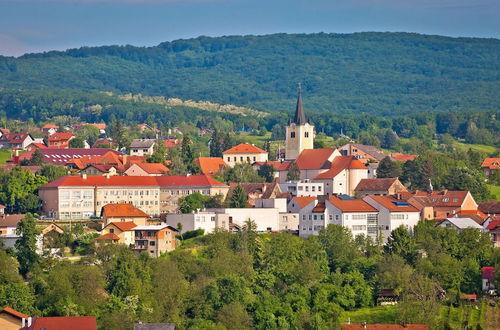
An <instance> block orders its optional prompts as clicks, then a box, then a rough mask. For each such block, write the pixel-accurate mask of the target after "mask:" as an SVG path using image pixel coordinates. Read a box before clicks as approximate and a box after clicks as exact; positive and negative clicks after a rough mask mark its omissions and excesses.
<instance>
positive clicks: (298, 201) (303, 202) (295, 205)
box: [287, 196, 317, 213]
mask: <svg viewBox="0 0 500 330" xmlns="http://www.w3.org/2000/svg"><path fill="white" fill-rule="evenodd" d="M315 200H317V197H311V196H309V197H306V196H303V197H293V198H292V199H291V200H290V201H289V202H288V205H287V211H288V212H289V213H299V212H300V210H301V209H303V208H304V207H306V206H307V205H309V204H310V203H312V202H313V201H315Z"/></svg>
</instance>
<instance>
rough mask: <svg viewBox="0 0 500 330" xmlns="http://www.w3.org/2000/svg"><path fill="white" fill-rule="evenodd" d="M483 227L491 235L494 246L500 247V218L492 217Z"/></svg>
mask: <svg viewBox="0 0 500 330" xmlns="http://www.w3.org/2000/svg"><path fill="white" fill-rule="evenodd" d="M483 227H484V228H485V229H486V230H487V231H488V232H489V233H490V236H491V240H492V241H493V246H494V247H500V216H490V217H489V218H488V220H486V222H485V223H484V224H483Z"/></svg>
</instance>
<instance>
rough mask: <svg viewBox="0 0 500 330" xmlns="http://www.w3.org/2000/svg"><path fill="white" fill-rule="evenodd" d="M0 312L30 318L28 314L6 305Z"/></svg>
mask: <svg viewBox="0 0 500 330" xmlns="http://www.w3.org/2000/svg"><path fill="white" fill-rule="evenodd" d="M0 313H7V314H10V315H13V316H15V317H17V318H20V319H27V318H28V315H25V314H23V313H21V312H18V311H16V310H15V309H12V308H10V307H4V308H3V309H2V310H0Z"/></svg>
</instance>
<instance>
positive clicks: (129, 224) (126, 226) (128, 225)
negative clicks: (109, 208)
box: [104, 221, 137, 231]
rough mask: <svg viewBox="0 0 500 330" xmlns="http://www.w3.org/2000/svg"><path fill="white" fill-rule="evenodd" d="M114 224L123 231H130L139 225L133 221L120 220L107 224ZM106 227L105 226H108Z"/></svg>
mask: <svg viewBox="0 0 500 330" xmlns="http://www.w3.org/2000/svg"><path fill="white" fill-rule="evenodd" d="M109 225H114V226H115V227H116V228H118V229H120V230H121V231H130V230H132V229H134V228H135V227H137V225H136V224H135V223H134V222H133V221H120V222H110V223H108V224H107V225H106V227H107V226H109ZM106 227H104V228H106Z"/></svg>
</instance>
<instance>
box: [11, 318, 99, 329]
mask: <svg viewBox="0 0 500 330" xmlns="http://www.w3.org/2000/svg"><path fill="white" fill-rule="evenodd" d="M42 329H46V330H50V329H54V330H55V329H57V330H97V319H96V317H95V316H53V317H33V318H31V317H28V318H27V319H24V325H23V327H22V328H21V330H42Z"/></svg>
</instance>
